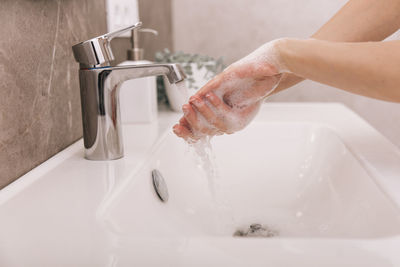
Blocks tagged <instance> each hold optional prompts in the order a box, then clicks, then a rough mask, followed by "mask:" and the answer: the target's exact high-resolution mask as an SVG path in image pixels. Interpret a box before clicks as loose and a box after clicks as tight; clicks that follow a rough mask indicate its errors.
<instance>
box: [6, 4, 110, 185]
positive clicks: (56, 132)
mask: <svg viewBox="0 0 400 267" xmlns="http://www.w3.org/2000/svg"><path fill="white" fill-rule="evenodd" d="M0 25H1V27H0V36H1V37H0V94H1V97H0V188H2V187H3V186H5V185H7V184H9V183H10V182H12V181H13V180H15V179H16V178H17V177H19V176H20V175H22V174H24V173H25V172H27V171H29V170H30V169H32V168H33V167H35V166H36V165H38V164H40V163H41V162H43V161H45V160H47V159H48V158H49V157H51V156H52V155H54V154H56V153H57V152H59V151H60V150H62V149H63V148H65V147H67V146H68V145H70V144H71V143H73V142H74V141H76V140H77V139H79V138H80V137H81V136H82V126H81V108H80V97H79V83H78V68H79V66H78V64H77V63H76V62H75V60H74V58H73V55H72V51H71V46H72V45H74V44H76V43H78V42H80V41H83V40H87V39H89V38H91V37H94V36H96V35H100V34H102V33H104V32H105V31H106V18H105V6H104V1H103V0H58V1H57V0H35V1H31V0H1V8H0Z"/></svg>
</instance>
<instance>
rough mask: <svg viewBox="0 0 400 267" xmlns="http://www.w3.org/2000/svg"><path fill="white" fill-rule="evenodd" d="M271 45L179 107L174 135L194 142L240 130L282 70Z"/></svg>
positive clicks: (269, 90) (253, 114) (244, 60)
mask: <svg viewBox="0 0 400 267" xmlns="http://www.w3.org/2000/svg"><path fill="white" fill-rule="evenodd" d="M275 42H276V41H275ZM275 42H271V43H267V44H266V45H264V46H262V47H260V48H259V49H257V50H256V51H254V52H253V53H252V54H250V55H248V56H247V57H245V58H243V59H241V60H239V61H238V62H235V63H234V64H232V65H231V66H229V67H228V68H227V69H226V70H224V71H223V72H222V73H221V74H219V75H217V76H216V77H215V78H214V79H212V80H211V81H209V82H208V83H207V84H206V85H205V86H204V87H203V88H201V89H200V90H199V91H198V92H197V93H196V94H195V95H193V96H192V97H191V98H190V99H189V103H188V104H185V105H183V107H182V110H183V112H184V116H183V117H182V118H181V119H180V121H179V123H178V124H176V125H175V126H174V128H173V130H174V133H175V134H176V135H178V136H179V137H182V138H184V139H185V140H187V141H191V142H195V141H196V140H198V139H200V138H201V137H203V136H205V135H211V136H212V135H219V134H223V133H227V134H231V133H233V132H236V131H238V130H241V129H243V128H244V127H245V126H246V125H247V124H248V123H249V122H250V121H251V120H252V119H253V118H254V116H255V115H256V114H257V112H258V109H259V107H260V106H261V104H262V100H263V99H264V98H265V97H266V96H267V95H268V94H270V93H271V92H272V91H273V89H274V88H275V87H276V85H277V84H278V82H279V80H280V77H281V74H280V73H282V72H283V71H284V69H285V68H284V66H283V64H282V63H281V62H279V56H278V55H276V52H275V49H274V48H275Z"/></svg>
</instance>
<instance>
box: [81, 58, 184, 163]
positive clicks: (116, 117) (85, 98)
mask: <svg viewBox="0 0 400 267" xmlns="http://www.w3.org/2000/svg"><path fill="white" fill-rule="evenodd" d="M157 75H166V76H167V78H168V81H169V82H170V83H177V82H179V81H182V80H183V79H184V78H185V74H184V72H183V71H182V68H181V67H180V66H179V65H177V64H147V65H131V66H121V67H101V68H84V69H81V70H80V71H79V80H80V88H81V104H82V124H83V139H84V145H85V158H86V159H89V160H114V159H119V158H122V157H123V156H124V149H123V141H122V131H121V115H120V109H119V89H120V87H121V84H122V83H123V82H125V81H127V80H131V79H135V78H141V77H147V76H157Z"/></svg>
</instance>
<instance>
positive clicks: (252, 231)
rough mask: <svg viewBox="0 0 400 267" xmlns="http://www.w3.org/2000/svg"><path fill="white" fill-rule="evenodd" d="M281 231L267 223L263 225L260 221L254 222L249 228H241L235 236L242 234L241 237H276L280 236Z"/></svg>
mask: <svg viewBox="0 0 400 267" xmlns="http://www.w3.org/2000/svg"><path fill="white" fill-rule="evenodd" d="M278 235H279V232H278V231H277V230H274V229H272V228H270V227H268V226H267V225H261V224H259V223H253V224H252V225H250V227H249V228H247V229H244V230H243V229H239V230H237V231H236V232H235V233H233V236H240V237H275V236H278Z"/></svg>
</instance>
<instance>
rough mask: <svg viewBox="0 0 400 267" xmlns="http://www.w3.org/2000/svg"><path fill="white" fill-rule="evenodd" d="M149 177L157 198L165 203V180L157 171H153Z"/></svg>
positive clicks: (166, 192) (166, 194) (166, 198)
mask: <svg viewBox="0 0 400 267" xmlns="http://www.w3.org/2000/svg"><path fill="white" fill-rule="evenodd" d="M151 176H152V178H153V186H154V190H155V191H156V193H157V196H158V197H159V198H160V200H161V201H162V202H167V201H168V198H169V194H168V188H167V184H166V183H165V179H164V177H163V176H162V174H161V172H160V171H159V170H157V169H154V170H153V171H152V172H151Z"/></svg>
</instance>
